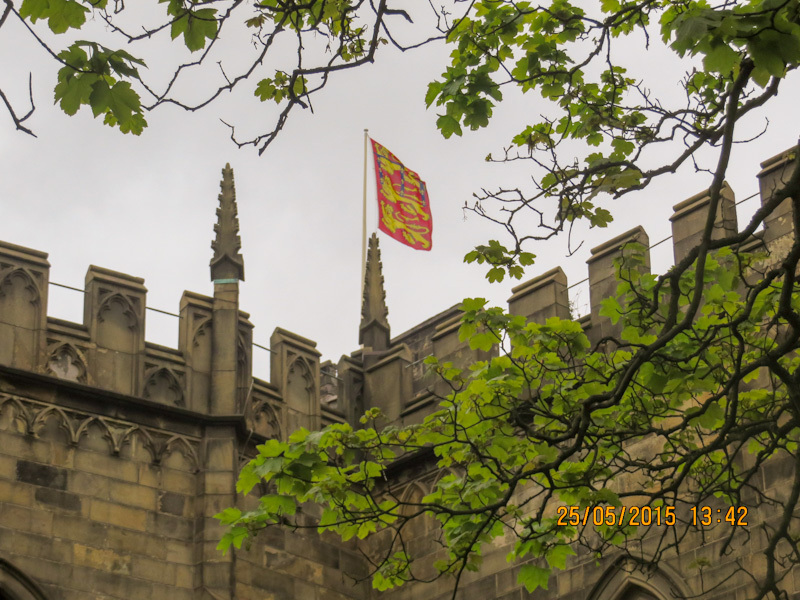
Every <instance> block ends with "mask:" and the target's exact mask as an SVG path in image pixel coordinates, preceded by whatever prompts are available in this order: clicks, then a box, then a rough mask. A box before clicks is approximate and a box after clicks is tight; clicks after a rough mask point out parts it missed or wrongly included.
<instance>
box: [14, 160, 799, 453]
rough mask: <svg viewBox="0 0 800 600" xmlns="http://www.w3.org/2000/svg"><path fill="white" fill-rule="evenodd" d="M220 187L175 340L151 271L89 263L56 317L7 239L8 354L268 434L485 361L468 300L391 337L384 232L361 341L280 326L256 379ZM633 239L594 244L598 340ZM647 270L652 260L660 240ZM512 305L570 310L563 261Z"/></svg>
mask: <svg viewBox="0 0 800 600" xmlns="http://www.w3.org/2000/svg"><path fill="white" fill-rule="evenodd" d="M788 166H789V160H788V152H784V153H781V154H779V155H777V156H775V157H772V158H770V159H769V160H767V161H765V162H764V163H762V171H761V172H760V173H759V175H758V177H759V183H760V190H761V200H762V204H763V202H764V201H765V199H767V198H768V197H769V195H770V194H771V191H772V190H773V189H774V188H775V186H776V184H777V183H778V182H779V181H780V180H781V179H782V178H786V177H787V176H788V174H787V169H788ZM221 187H222V193H221V194H220V208H219V209H218V210H217V218H218V222H217V224H216V225H215V226H214V230H215V232H216V239H215V240H214V242H213V243H212V247H213V249H214V255H213V257H212V259H211V264H210V266H211V276H212V280H213V281H214V295H213V297H209V296H204V295H201V294H197V293H194V292H189V291H187V292H184V294H183V296H182V297H181V301H180V308H179V314H180V326H179V344H178V348H175V349H173V348H166V347H163V346H159V345H156V344H151V343H148V342H147V341H146V340H145V336H144V332H145V317H146V311H145V307H146V300H147V289H146V287H145V285H144V280H143V279H141V278H139V277H133V276H131V275H127V274H124V273H118V272H115V271H111V270H109V269H105V268H102V267H97V266H94V265H92V266H90V267H89V269H88V270H87V273H86V280H85V290H84V293H85V300H84V311H83V312H84V318H83V322H82V323H71V322H67V321H63V320H60V319H54V318H51V317H48V316H47V297H48V293H47V292H48V282H49V268H50V264H49V263H48V261H47V254H45V253H44V252H41V251H38V250H32V249H28V248H23V247H20V246H16V245H13V244H9V243H5V242H0V365H6V366H9V367H14V368H17V369H22V370H26V371H32V372H36V373H41V374H44V375H49V376H52V377H56V378H60V379H66V380H71V381H74V382H77V383H80V384H83V385H86V386H89V387H93V388H99V389H103V390H109V391H113V392H117V393H120V394H124V395H128V396H132V397H136V398H142V399H145V400H148V401H152V402H156V403H159V404H163V405H168V406H173V407H179V408H183V409H187V410H189V411H193V412H196V413H202V414H207V415H242V416H244V417H246V420H247V423H248V427H249V428H251V429H252V431H254V432H257V433H258V434H260V435H263V436H266V437H270V436H275V435H282V434H285V433H286V432H289V431H292V430H293V429H295V428H297V427H300V426H305V427H308V428H317V427H319V426H320V425H323V424H326V423H330V422H336V421H339V422H341V421H345V420H347V421H350V422H356V421H357V419H358V415H359V414H360V413H361V412H362V411H363V410H364V409H365V408H367V407H369V406H378V407H380V408H381V409H382V410H383V411H384V413H385V414H386V415H387V418H388V419H389V420H390V421H392V422H403V423H406V422H411V421H415V420H418V419H420V418H422V417H423V416H424V415H425V414H427V413H428V412H429V411H430V410H432V409H433V408H434V407H435V406H436V404H437V402H436V400H435V398H436V392H437V391H439V392H443V391H444V390H439V389H438V387H437V386H438V385H440V384H439V383H437V382H436V381H435V378H433V377H432V376H431V375H429V374H427V373H426V370H425V368H424V365H423V364H422V361H423V359H424V358H425V357H426V356H428V355H430V354H434V355H436V356H439V357H440V358H443V359H447V360H452V361H453V362H454V363H455V364H457V365H461V366H466V365H467V364H469V363H471V362H473V361H475V360H477V359H480V358H485V356H482V355H481V353H480V352H477V351H472V350H470V349H469V347H468V346H467V344H465V343H463V342H459V340H458V327H459V316H460V311H459V309H458V306H453V307H451V308H449V309H448V310H446V311H444V312H442V313H440V314H438V315H435V316H433V317H431V318H430V319H428V320H426V321H424V322H422V323H420V324H419V325H417V326H415V327H413V328H412V329H410V330H409V331H407V332H405V333H403V334H401V335H399V336H397V337H395V338H391V336H390V325H389V321H388V310H387V309H386V302H385V292H384V289H383V275H382V273H381V268H382V267H381V262H380V250H379V248H378V241H377V238H376V237H375V236H373V238H372V239H371V240H370V246H369V255H368V259H367V270H366V278H365V287H364V298H363V306H362V320H361V325H360V329H359V331H360V335H359V339H360V341H361V342H362V343H363V344H364V346H363V348H362V349H360V350H357V351H355V352H353V353H351V354H349V355H344V356H342V357H341V358H340V360H339V361H338V363H336V364H334V363H332V362H330V361H327V362H324V363H321V362H320V354H319V352H318V351H317V350H316V343H315V342H313V341H312V340H309V339H306V338H303V337H301V336H299V335H296V334H294V333H292V332H289V331H286V330H283V329H280V328H277V329H276V330H275V331H274V332H273V334H272V337H271V338H270V345H271V348H270V352H271V358H270V365H271V377H270V378H271V381H269V382H267V381H262V380H259V379H256V378H254V377H253V376H252V360H253V358H252V357H253V325H252V324H251V323H250V321H249V320H248V314H247V313H246V312H244V311H242V310H240V309H239V306H238V294H239V290H238V282H239V280H240V279H243V278H244V261H243V259H242V257H241V255H240V254H239V248H240V241H239V236H238V220H237V216H236V213H237V209H236V198H235V190H234V187H233V172H232V170H231V169H230V168H229V167H226V169H224V170H223V180H222V182H221ZM708 203H709V198H708V194H707V192H705V191H704V192H701V193H699V194H697V195H695V196H692V197H691V198H688V199H687V200H684V201H683V202H680V203H678V204H676V205H675V206H674V207H673V208H674V214H673V215H672V217H670V221H671V223H672V242H673V255H674V258H675V261H676V262H678V261H680V260H682V259H683V258H684V257H685V256H686V255H687V253H688V252H690V250H691V249H692V248H693V247H694V246H695V245H696V243H697V241H698V240H699V238H700V235H701V233H702V229H703V226H704V224H705V219H706V214H707V211H708ZM789 211H790V207H789V201H788V200H787V201H785V202H784V204H783V205H782V206H781V207H780V208H779V209H778V210H776V211H775V212H774V213H773V214H772V215H771V216H770V217H769V219H768V220H767V221H766V226H765V229H764V231H763V232H760V233H759V234H758V235H757V238H756V237H754V239H753V242H754V243H767V244H776V243H780V240H782V239H784V238H785V237H786V236H788V235H791V234H792V231H791V221H790V212H789ZM736 231H737V221H736V209H735V197H734V193H733V190H731V189H730V187H728V186H727V184H725V185H724V187H723V190H722V200H721V203H720V206H719V209H718V215H717V220H716V223H715V232H714V236H715V237H719V236H723V235H729V234H731V233H735V232H736ZM630 241H637V242H639V243H641V244H643V245H644V246H645V247H647V246H649V238H648V235H647V233H646V232H645V230H644V229H643V228H642V227H634V228H633V229H631V230H629V231H628V232H626V233H623V234H622V235H620V236H617V237H615V238H614V239H612V240H609V241H608V242H605V243H603V244H601V245H599V246H597V247H596V248H593V249H592V251H591V257H590V258H589V260H588V261H587V265H588V284H589V290H590V311H589V314H588V315H586V316H585V317H583V318H581V320H580V321H581V323H582V324H583V326H584V329H585V330H586V332H587V335H589V338H590V340H592V341H593V342H596V341H598V340H600V339H601V338H603V337H605V336H608V335H613V334H615V333H618V331H617V330H616V329H617V327H616V326H613V325H612V324H611V323H610V321H609V320H608V319H605V318H603V317H601V316H600V314H599V312H600V302H601V300H602V299H603V298H606V297H608V296H610V295H613V293H614V291H615V289H616V279H615V277H614V260H615V259H616V258H617V257H619V256H620V254H621V252H623V249H624V247H625V244H626V243H628V242H630ZM640 268H642V269H646V270H649V251H647V253H646V255H645V260H644V264H643V265H642V266H641V267H640ZM508 302H509V311H510V312H512V313H514V314H521V315H525V316H526V317H527V318H528V319H530V320H534V321H540V322H541V321H544V320H546V319H547V318H549V317H552V316H557V317H561V318H569V317H570V316H571V315H570V301H569V283H568V281H567V277H566V275H565V274H564V272H563V271H562V270H561V268H560V267H557V268H555V269H552V270H550V271H548V272H547V273H544V274H542V275H540V276H538V277H534V278H533V279H530V280H528V281H526V282H524V283H522V284H520V285H517V286H516V287H514V288H513V289H512V295H511V297H510V298H509V301H508Z"/></svg>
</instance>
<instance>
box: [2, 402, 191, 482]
mask: <svg viewBox="0 0 800 600" xmlns="http://www.w3.org/2000/svg"><path fill="white" fill-rule="evenodd" d="M0 428H5V429H9V428H11V429H12V430H13V431H16V432H18V433H20V434H22V435H31V436H38V435H40V434H41V433H42V432H45V433H46V432H48V431H54V432H57V433H58V434H59V435H60V434H61V432H63V433H64V435H65V437H66V441H67V443H69V444H70V445H72V446H78V445H80V444H83V445H84V446H85V447H91V448H92V449H93V450H95V451H97V452H107V453H108V454H111V455H113V456H120V455H121V454H123V453H125V455H127V454H129V453H130V454H133V453H135V452H136V453H138V452H139V451H140V450H146V451H147V452H148V453H149V455H150V462H152V463H153V464H156V465H158V464H160V463H161V462H162V460H164V459H165V458H167V457H169V456H171V455H173V454H179V455H181V457H182V460H183V461H184V462H185V464H186V465H187V467H186V468H187V469H189V470H192V472H197V471H198V470H199V467H200V463H199V460H198V453H197V448H198V441H197V440H195V439H191V438H187V437H186V436H183V435H178V434H170V433H168V432H164V431H161V430H158V429H153V428H149V427H144V426H139V425H137V424H135V423H130V422H126V421H120V420H117V419H114V418H109V417H99V416H95V415H91V414H87V413H82V412H79V411H75V410H72V409H64V408H62V407H59V406H55V405H53V404H49V403H43V402H38V401H32V400H29V399H26V398H21V397H19V396H13V395H11V394H0Z"/></svg>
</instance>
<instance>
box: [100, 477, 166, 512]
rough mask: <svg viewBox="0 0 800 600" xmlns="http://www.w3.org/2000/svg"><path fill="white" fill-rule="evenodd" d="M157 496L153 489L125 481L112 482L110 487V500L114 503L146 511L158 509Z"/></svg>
mask: <svg viewBox="0 0 800 600" xmlns="http://www.w3.org/2000/svg"><path fill="white" fill-rule="evenodd" d="M157 495H158V493H157V492H156V490H154V489H153V488H149V487H145V486H142V485H138V484H133V483H127V482H123V481H112V482H110V485H109V487H108V498H109V500H111V501H112V502H116V503H117V504H125V505H127V506H133V507H136V508H143V509H145V510H155V509H156V497H157Z"/></svg>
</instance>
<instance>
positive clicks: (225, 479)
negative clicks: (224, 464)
mask: <svg viewBox="0 0 800 600" xmlns="http://www.w3.org/2000/svg"><path fill="white" fill-rule="evenodd" d="M203 483H204V491H205V493H206V494H230V495H233V494H234V493H235V491H236V487H235V486H236V475H235V474H234V473H233V471H217V472H216V473H215V472H207V473H205V474H204V476H203Z"/></svg>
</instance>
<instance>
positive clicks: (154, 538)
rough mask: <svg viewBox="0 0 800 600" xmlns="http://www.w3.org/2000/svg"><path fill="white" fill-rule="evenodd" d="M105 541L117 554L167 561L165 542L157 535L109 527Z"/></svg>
mask: <svg viewBox="0 0 800 600" xmlns="http://www.w3.org/2000/svg"><path fill="white" fill-rule="evenodd" d="M107 540H108V542H107V546H108V547H109V548H114V549H115V550H117V551H119V552H126V553H128V554H142V555H144V556H149V557H150V558H154V559H159V560H166V559H167V546H166V543H167V540H165V539H164V538H163V537H161V536H158V535H153V534H148V533H142V532H140V531H133V530H131V529H120V528H119V527H109V528H108V535H107Z"/></svg>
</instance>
